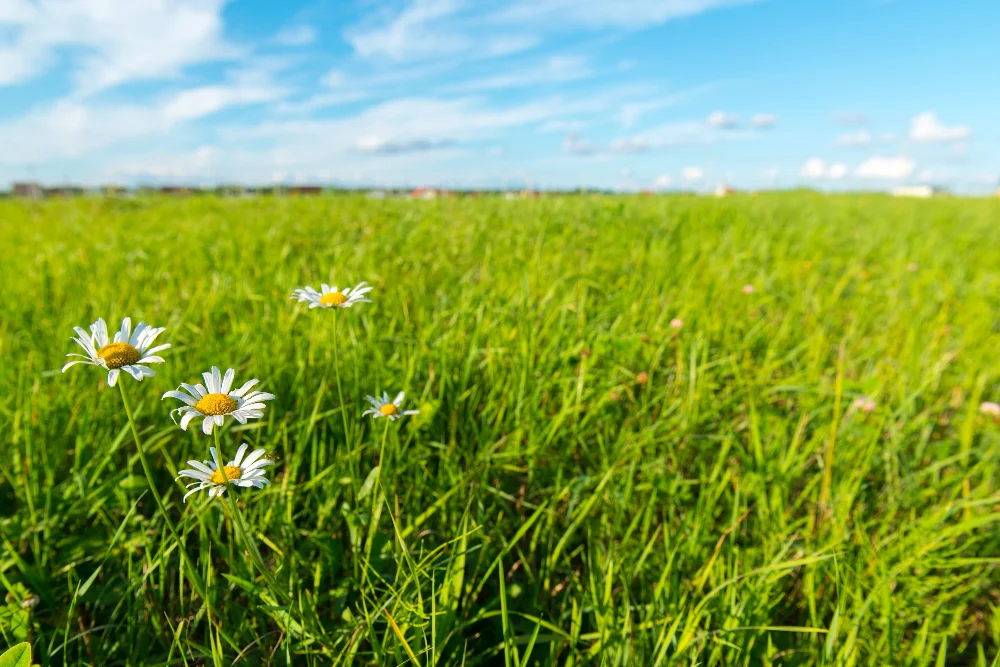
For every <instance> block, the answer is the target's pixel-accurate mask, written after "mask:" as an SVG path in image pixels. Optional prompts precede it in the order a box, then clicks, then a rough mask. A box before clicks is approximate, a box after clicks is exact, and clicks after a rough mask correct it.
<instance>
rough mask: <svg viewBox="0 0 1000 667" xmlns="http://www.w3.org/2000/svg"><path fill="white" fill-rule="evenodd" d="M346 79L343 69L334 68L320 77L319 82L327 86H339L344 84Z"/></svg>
mask: <svg viewBox="0 0 1000 667" xmlns="http://www.w3.org/2000/svg"><path fill="white" fill-rule="evenodd" d="M344 79H345V77H344V72H343V70H339V69H332V70H330V71H329V72H327V73H326V74H324V75H323V76H322V77H320V80H319V82H320V83H321V84H323V85H324V86H326V87H327V88H338V87H340V86H343V85H344Z"/></svg>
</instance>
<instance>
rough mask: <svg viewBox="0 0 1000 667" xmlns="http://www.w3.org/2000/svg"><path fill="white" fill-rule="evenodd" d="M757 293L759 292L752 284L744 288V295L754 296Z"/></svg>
mask: <svg viewBox="0 0 1000 667" xmlns="http://www.w3.org/2000/svg"><path fill="white" fill-rule="evenodd" d="M756 291H757V290H756V289H755V288H754V286H753V285H751V284H749V283H747V284H746V285H744V286H743V293H744V294H753V293H754V292H756Z"/></svg>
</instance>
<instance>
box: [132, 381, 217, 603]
mask: <svg viewBox="0 0 1000 667" xmlns="http://www.w3.org/2000/svg"><path fill="white" fill-rule="evenodd" d="M118 389H119V390H120V391H121V395H122V405H124V406H125V414H126V415H128V423H129V426H131V427H132V437H133V438H134V439H135V448H136V450H138V452H139V462H140V463H142V471H143V472H144V473H145V474H146V483H147V484H149V490H150V491H151V492H152V494H153V499H154V500H155V501H156V506H157V508H159V510H160V514H161V515H162V516H163V521H164V522H165V523H166V524H167V530H169V531H170V536H171V537H172V538H173V539H174V541H175V542H177V547H178V551H179V552H180V554H181V559H182V560H183V561H184V569H185V572H186V573H187V577H188V579H189V580H190V581H191V585H192V586H194V589H195V591H197V592H198V595H200V596H201V599H202V600H204V602H205V606H206V607H208V612H209V615H210V616H211V615H215V610H214V609H212V602H211V601H210V599H209V597H208V590H207V589H206V588H205V584H204V582H202V580H201V577H200V576H199V575H198V570H197V568H195V565H194V563H192V562H191V558H190V557H189V556H188V553H187V549H185V548H184V542H182V541H181V538H180V536H179V535H178V533H177V529H176V528H175V527H174V523H173V521H171V520H170V515H169V514H168V513H167V508H166V506H164V504H163V498H162V497H161V496H160V492H159V491H157V490H156V483H155V482H154V481H153V473H152V470H150V467H149V461H147V460H146V452H145V451H143V449H142V440H141V439H140V438H139V429H137V428H136V426H135V419H134V418H133V417H132V408H131V407H129V404H128V398H127V397H126V396H125V379H124V378H122V377H119V378H118Z"/></svg>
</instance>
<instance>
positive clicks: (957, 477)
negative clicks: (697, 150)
mask: <svg viewBox="0 0 1000 667" xmlns="http://www.w3.org/2000/svg"><path fill="white" fill-rule="evenodd" d="M998 223H1000V202H996V201H989V200H962V199H952V200H940V201H904V200H894V199H890V198H886V197H882V196H875V195H871V196H820V195H814V194H809V193H788V194H771V195H759V196H750V195H742V196H734V197H728V198H726V199H721V200H716V199H707V198H699V197H689V196H654V197H641V198H640V197H610V196H602V197H588V196H580V197H558V198H557V197H553V198H542V199H538V200H522V201H503V200H501V199H500V198H480V199H471V198H469V199H454V200H438V201H401V200H385V201H371V200H367V199H365V198H363V197H359V196H324V197H319V198H313V199H294V198H273V197H261V198H253V199H225V198H215V197H192V198H176V199H164V198H148V199H145V198H138V199H133V200H125V199H122V200H114V199H108V200H104V199H77V200H67V201H45V202H23V201H0V247H2V248H3V259H2V261H0V279H2V283H0V284H2V285H3V290H2V300H0V304H2V305H0V361H2V363H0V433H2V442H3V456H2V470H0V472H2V474H0V510H2V511H0V538H2V543H0V590H2V591H3V594H4V597H3V598H0V630H2V636H3V640H4V642H3V644H5V645H13V644H15V643H17V642H19V641H23V640H28V641H30V642H31V644H32V647H33V655H34V660H35V662H37V663H38V664H41V665H44V666H48V665H93V666H100V667H109V666H111V665H132V666H139V665H142V666H151V665H203V664H212V665H230V664H237V665H310V666H311V665H317V666H318V665H331V664H334V665H404V664H410V663H414V664H419V665H422V666H430V665H450V666H455V667H458V666H460V665H467V666H474V665H505V667H511V666H517V667H527V666H529V665H530V666H535V665H538V666H549V665H572V666H580V665H608V666H612V665H614V666H624V665H644V666H650V667H652V666H654V665H690V666H694V665H747V666H750V665H802V666H807V665H808V666H814V665H815V666H819V665H900V666H902V665H913V666H917V665H983V666H986V665H995V664H1000V663H998V662H997V659H996V656H997V653H998V647H1000V575H998V572H997V565H998V564H1000V530H998V520H1000V495H998V482H1000V472H998V470H1000V467H998V464H1000V426H998V423H997V422H996V417H995V416H994V415H992V414H989V409H987V410H986V413H984V411H983V409H982V408H981V404H982V403H983V402H988V401H995V400H1000V384H998V382H1000V363H998V353H1000V318H998V312H997V308H998V305H1000V224H998ZM362 280H363V281H367V282H368V283H370V284H371V285H373V286H374V287H375V289H374V291H373V292H372V293H371V294H370V297H371V298H372V300H373V303H371V304H361V305H358V306H355V307H353V308H351V309H340V310H322V309H315V310H309V309H307V308H305V307H304V305H303V304H299V303H297V302H295V301H293V300H291V299H290V298H289V297H290V295H291V292H292V290H293V289H294V288H297V287H301V286H303V285H313V286H318V285H319V283H322V282H326V283H331V284H337V285H344V284H347V285H352V284H354V283H357V282H360V281H362ZM747 286H752V289H750V288H749V287H747ZM126 316H130V317H131V318H132V321H133V323H137V322H138V321H140V320H142V321H145V322H147V323H150V324H152V325H155V326H164V327H167V330H166V332H165V333H164V334H162V336H161V337H160V339H159V340H158V341H157V342H158V343H159V342H164V343H171V344H172V345H173V347H172V349H170V350H167V351H166V352H164V353H163V357H164V359H165V363H163V364H159V365H156V366H155V367H154V368H155V370H156V375H155V377H152V378H147V379H145V380H143V381H142V382H136V381H135V380H133V379H132V378H131V377H126V376H123V377H122V378H121V379H120V380H119V382H122V383H125V386H124V389H125V390H126V392H127V393H128V396H129V399H130V401H131V404H132V408H133V411H134V416H135V419H136V424H137V429H138V431H139V433H140V435H141V438H142V441H143V442H144V444H145V453H146V456H147V457H148V459H149V462H150V464H151V466H152V468H153V469H154V475H153V477H154V481H155V484H156V487H157V488H158V490H159V492H160V493H161V494H162V496H163V499H164V503H165V505H166V508H167V511H168V512H169V514H170V516H171V518H172V521H173V522H174V524H175V525H176V526H177V527H178V530H179V531H180V533H181V540H180V542H178V541H177V540H175V539H173V537H172V536H171V533H170V531H169V530H168V528H167V525H166V524H165V522H164V521H163V519H162V515H161V514H159V513H158V511H157V507H156V505H155V504H154V502H153V500H152V497H151V495H150V491H149V486H148V484H147V480H146V477H145V476H144V474H143V470H142V468H141V466H140V461H139V457H138V454H137V450H136V446H135V444H134V442H133V436H132V432H131V430H130V427H129V421H128V418H127V416H126V414H125V413H124V411H123V409H122V403H121V397H120V396H119V394H118V389H117V388H111V387H109V386H108V384H107V372H106V371H105V372H101V371H100V370H98V369H96V368H93V367H90V366H77V367H74V368H72V369H69V370H68V371H67V372H66V373H64V374H63V373H60V368H61V366H62V364H63V363H64V361H65V355H66V353H68V352H74V351H78V350H74V349H73V348H74V347H75V344H74V343H73V342H72V341H71V340H70V336H71V335H72V334H73V331H72V327H74V326H83V327H88V326H89V325H90V323H92V322H93V321H95V320H96V319H97V318H98V317H103V318H105V319H106V320H107V321H108V325H109V327H110V328H111V329H112V330H114V329H117V328H118V325H119V324H120V322H121V319H122V318H123V317H126ZM335 321H336V323H337V326H338V329H339V330H338V332H337V334H338V336H339V338H338V340H339V344H338V345H337V347H336V349H335V344H334V322H335ZM335 352H336V354H335ZM335 360H339V369H340V379H341V383H342V386H343V394H344V401H345V405H344V406H341V405H340V403H339V399H338V392H337V382H336V378H337V374H336V372H335V371H336V370H337V368H338V366H336V365H335ZM211 366H218V367H220V368H221V369H222V370H223V371H224V370H225V369H227V368H230V367H232V368H235V369H236V372H237V378H238V379H239V381H243V380H247V379H250V378H260V380H261V384H260V385H259V387H258V388H259V389H261V390H263V391H267V392H270V393H273V394H275V396H276V398H275V399H274V400H273V401H270V402H269V404H268V407H267V408H266V410H265V411H264V412H265V415H264V418H263V419H259V420H252V421H250V422H248V423H247V424H246V425H240V424H239V423H236V422H233V421H230V422H227V425H226V428H225V429H224V430H223V432H222V434H221V441H222V443H223V446H224V447H225V449H226V451H228V452H232V451H233V450H235V449H236V447H237V446H238V445H239V444H240V443H241V442H248V443H250V444H251V445H252V446H260V447H263V448H265V449H267V450H268V451H269V452H271V453H273V454H274V455H275V458H276V465H275V466H274V467H273V468H271V469H269V473H268V474H269V476H270V477H271V479H272V481H273V483H272V484H271V485H270V486H268V487H266V488H264V489H262V490H256V489H243V490H240V491H238V492H237V493H236V497H237V498H238V501H239V506H240V507H241V508H242V515H243V516H244V517H245V519H246V522H247V524H248V527H249V530H250V532H251V534H252V535H253V537H254V539H255V540H256V543H257V544H258V545H259V548H260V552H261V556H262V558H263V561H264V563H265V564H266V566H267V567H268V568H269V570H270V573H271V575H272V576H273V578H274V581H275V582H276V583H277V586H278V587H279V588H280V595H275V593H274V591H273V590H272V589H271V587H270V586H268V585H267V581H266V579H265V578H264V577H263V576H262V575H261V573H260V572H259V571H258V569H257V568H255V567H254V563H253V561H252V560H251V559H250V558H249V556H248V554H247V552H246V550H245V549H244V547H243V542H241V541H240V540H239V539H238V537H237V533H236V530H235V528H236V527H234V522H233V515H232V513H231V507H230V506H229V504H228V503H225V502H220V501H218V500H211V499H209V498H208V496H207V495H205V494H196V495H194V496H192V497H191V498H189V499H188V502H187V503H186V504H184V503H182V502H181V499H182V496H183V495H184V487H183V485H182V484H181V482H179V481H175V479H174V478H175V477H176V476H177V473H178V471H179V470H180V469H181V468H184V467H187V465H186V463H185V462H186V461H187V460H188V459H196V460H202V459H207V458H208V448H209V446H210V445H211V444H213V440H212V438H210V437H206V436H205V435H204V434H203V433H202V432H201V430H200V429H199V428H197V427H195V428H191V429H189V430H188V431H182V430H180V429H179V428H178V427H177V426H176V425H175V424H174V423H172V422H171V419H170V416H169V412H170V410H171V409H172V408H174V407H176V406H177V401H173V400H169V399H168V400H166V401H161V400H160V397H161V395H162V394H163V393H164V392H165V391H168V390H172V389H175V388H176V387H177V386H178V385H179V384H180V383H182V382H191V383H193V382H196V381H199V380H198V378H199V377H200V374H201V373H202V372H204V371H206V370H208V369H209V368H210V367H211ZM382 391H386V392H389V394H390V396H394V395H395V394H396V393H397V392H398V391H405V392H406V396H407V398H406V407H410V408H414V409H419V410H420V414H419V415H415V416H411V417H407V418H406V419H403V420H399V421H395V422H392V423H391V424H389V428H388V430H387V431H385V433H387V436H386V441H385V447H384V455H382V456H381V458H380V450H381V449H382V437H383V432H384V431H383V428H384V426H385V424H386V422H387V421H388V420H378V421H374V422H373V421H372V420H371V419H370V418H362V417H361V413H362V411H363V410H364V409H365V408H366V407H367V403H366V402H365V401H364V396H365V395H366V394H375V393H376V392H378V393H379V394H381V392H382ZM376 465H377V466H378V467H379V471H380V472H379V473H378V475H373V474H372V471H373V470H374V469H375V466H376ZM181 550H185V553H187V554H188V555H189V556H190V561H191V563H192V565H193V566H194V567H195V568H196V569H197V575H199V576H200V578H201V579H202V580H203V581H204V582H206V585H207V587H208V590H207V597H208V598H209V599H208V600H207V602H209V603H210V604H209V605H206V600H204V599H202V598H201V596H200V595H199V594H198V593H197V592H196V591H195V590H194V589H193V588H192V585H191V578H190V576H189V573H188V572H186V568H185V567H184V565H183V563H184V560H183V559H182V557H181ZM0 648H2V646H0Z"/></svg>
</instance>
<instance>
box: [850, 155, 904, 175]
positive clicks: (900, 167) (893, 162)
mask: <svg viewBox="0 0 1000 667" xmlns="http://www.w3.org/2000/svg"><path fill="white" fill-rule="evenodd" d="M854 173H855V175H856V176H858V177H859V178H873V179H885V180H901V179H904V178H906V177H907V176H909V175H910V174H912V173H913V161H912V160H910V159H909V158H907V157H903V156H899V157H878V156H876V157H871V158H868V159H867V160H865V161H864V162H862V163H861V164H860V165H858V168H857V169H856V170H855V171H854Z"/></svg>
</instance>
